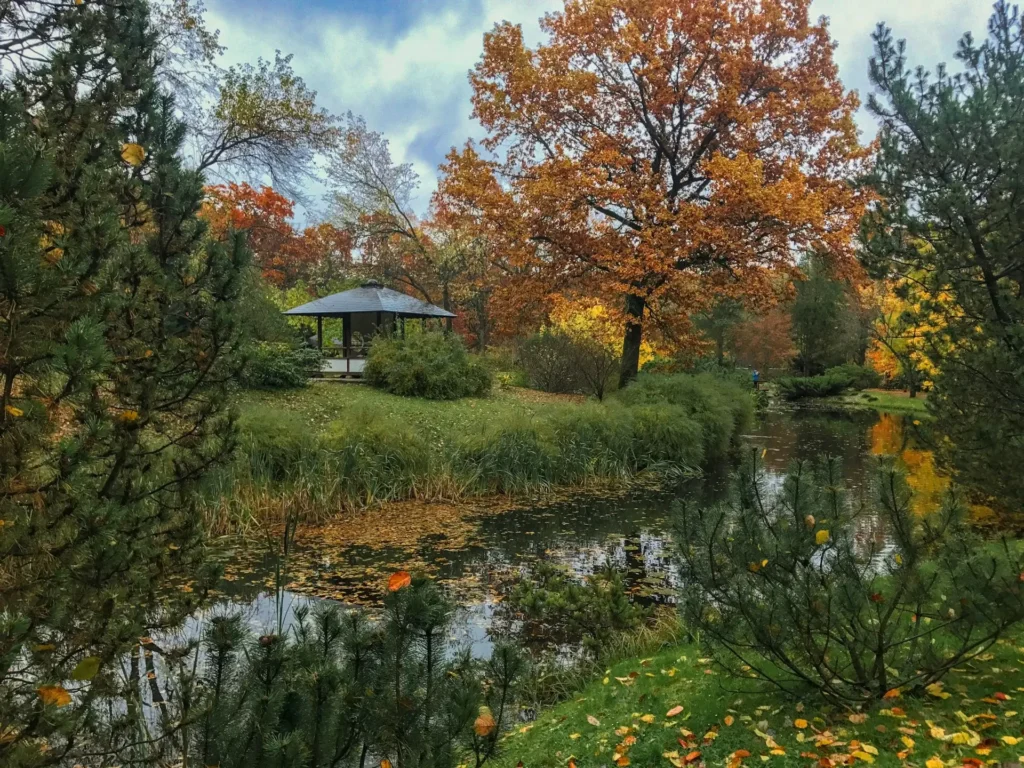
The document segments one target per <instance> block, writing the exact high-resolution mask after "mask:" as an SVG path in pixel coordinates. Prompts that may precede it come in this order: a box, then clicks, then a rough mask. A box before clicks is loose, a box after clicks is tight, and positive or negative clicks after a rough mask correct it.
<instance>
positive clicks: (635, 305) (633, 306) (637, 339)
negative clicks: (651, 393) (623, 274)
mask: <svg viewBox="0 0 1024 768" xmlns="http://www.w3.org/2000/svg"><path fill="white" fill-rule="evenodd" d="M646 306H647V302H646V301H645V299H644V297H643V296H636V295H634V294H632V293H627V294H626V334H625V336H624V337H623V339H622V368H621V369H620V371H619V387H620V388H621V387H625V386H626V385H627V384H629V382H631V381H633V380H634V379H636V375H637V373H638V372H639V371H640V343H641V342H642V341H643V333H644V326H643V322H644V309H645V308H646Z"/></svg>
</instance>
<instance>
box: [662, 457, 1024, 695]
mask: <svg viewBox="0 0 1024 768" xmlns="http://www.w3.org/2000/svg"><path fill="white" fill-rule="evenodd" d="M840 471H841V465H840V462H839V461H837V460H826V461H824V462H823V463H822V464H821V465H819V466H817V467H813V466H811V465H809V464H806V463H801V464H797V465H795V466H794V468H793V469H792V470H791V471H790V473H789V474H788V476H787V477H786V479H785V482H784V484H783V486H782V488H781V489H779V488H778V487H777V484H773V482H772V478H771V477H770V476H769V475H768V474H767V473H765V472H764V471H763V468H762V467H761V466H760V465H759V463H758V462H757V460H756V454H754V455H753V456H752V460H751V461H750V462H748V463H747V464H746V465H745V466H744V468H743V470H742V471H741V472H740V474H739V476H738V479H737V482H736V488H735V492H734V495H733V499H732V500H731V501H730V502H728V503H725V504H722V505H719V506H715V507H710V508H695V507H693V506H683V507H682V508H681V510H680V523H679V526H680V530H679V532H680V539H679V540H680V542H681V545H680V549H681V552H682V556H683V561H684V564H685V565H684V578H685V579H686V581H687V584H688V588H687V590H686V592H685V595H684V603H683V605H684V608H683V610H684V615H685V618H686V620H687V621H688V622H689V626H691V627H693V628H694V629H699V630H700V632H701V636H702V637H704V638H706V640H707V642H708V643H709V645H710V648H711V650H712V651H713V653H714V655H715V658H716V660H717V661H718V662H719V663H721V664H722V665H723V666H725V667H726V668H727V669H728V670H729V671H730V673H731V674H734V675H736V676H738V677H754V678H757V679H759V680H762V681H765V682H767V683H770V684H772V685H775V686H778V687H779V688H782V689H783V690H785V691H787V692H789V693H794V694H797V693H801V692H804V691H807V690H808V689H811V690H816V691H817V692H819V693H820V694H821V695H823V696H824V697H826V698H829V699H833V700H837V701H869V700H872V699H880V698H883V697H884V696H886V695H887V694H888V695H889V696H890V697H892V696H894V695H897V694H894V693H891V692H892V691H894V690H895V691H899V690H900V689H924V688H925V687H926V686H929V685H931V684H933V683H937V682H939V681H940V680H941V679H942V677H943V675H945V674H946V673H947V672H949V670H951V669H952V668H953V667H956V666H958V665H960V664H962V663H963V662H964V661H965V660H967V659H970V658H972V657H974V656H975V655H977V654H979V653H981V652H983V651H984V650H985V649H986V648H988V647H989V646H991V645H992V644H993V643H994V642H995V641H996V640H997V639H998V638H999V637H1000V636H1001V635H1002V634H1003V633H1005V632H1006V631H1007V630H1008V629H1009V628H1010V627H1011V626H1013V625H1014V624H1016V623H1017V622H1019V621H1021V620H1022V619H1024V589H1022V585H1021V583H1020V573H1021V561H1020V558H1019V556H1018V554H1017V553H1016V551H1015V550H1013V549H1011V548H1010V547H1008V546H1007V545H1006V544H1005V542H1004V543H1003V544H1002V545H1000V546H985V545H983V543H982V542H981V541H980V539H979V538H978V537H977V536H976V535H975V534H974V533H973V532H972V531H971V529H970V528H969V526H968V524H967V521H966V508H965V506H964V505H963V504H962V503H961V501H960V499H959V498H958V497H957V496H956V495H955V494H953V493H951V494H949V495H947V496H946V498H945V499H944V502H943V504H942V507H941V508H940V509H939V510H938V511H937V512H935V513H934V514H931V515H925V516H921V515H918V514H917V513H916V512H915V511H914V509H913V506H912V500H913V499H912V493H911V492H910V491H909V489H908V487H907V485H906V482H905V480H904V478H903V476H902V474H901V472H900V470H899V469H898V468H896V467H895V466H894V465H893V464H892V463H891V461H889V460H884V461H883V462H882V464H881V465H880V467H879V472H878V475H877V478H876V483H875V488H874V498H873V499H871V500H869V501H868V502H867V503H865V504H861V505H858V504H856V503H855V502H853V501H852V500H850V499H848V498H847V497H846V494H845V491H844V488H843V481H842V478H841V476H840ZM879 528H881V529H882V530H880V531H877V533H872V534H871V535H864V531H866V530H872V529H875V530H877V529H879Z"/></svg>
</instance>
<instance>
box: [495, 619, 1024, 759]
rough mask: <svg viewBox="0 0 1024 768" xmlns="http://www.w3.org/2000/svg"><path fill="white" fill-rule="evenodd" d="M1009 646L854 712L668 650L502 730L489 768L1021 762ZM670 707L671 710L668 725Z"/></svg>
mask: <svg viewBox="0 0 1024 768" xmlns="http://www.w3.org/2000/svg"><path fill="white" fill-rule="evenodd" d="M1021 640H1022V638H1019V637H1018V638H1014V639H1012V640H1003V641H1000V642H999V643H997V644H996V645H994V646H993V647H992V648H991V649H990V651H989V652H988V653H985V654H982V655H980V656H979V657H977V658H976V659H975V660H973V661H972V662H970V663H968V664H965V665H964V666H963V667H961V668H959V669H957V670H956V671H954V672H952V673H951V674H950V675H949V676H948V677H947V679H946V680H945V681H944V684H943V686H942V690H941V691H939V690H936V691H935V693H937V694H940V695H942V696H947V694H948V696H947V697H946V698H938V697H936V696H932V695H929V694H923V695H921V696H911V695H909V694H907V693H903V694H901V695H900V697H899V698H896V699H892V700H889V701H885V702H880V703H878V704H876V705H874V706H872V707H869V708H867V709H865V710H864V711H863V712H854V711H853V710H844V709H841V708H837V707H832V706H828V705H824V704H822V703H821V702H815V701H813V700H811V699H807V700H805V701H804V702H803V703H800V702H798V701H796V700H792V699H789V698H786V697H784V696H782V695H781V694H779V693H756V692H754V689H755V688H756V684H755V683H753V682H752V681H745V680H736V679H730V678H726V677H723V676H720V675H719V674H718V673H717V672H716V671H715V670H714V669H713V667H712V665H711V663H710V660H709V659H706V658H704V657H702V655H701V653H700V651H699V650H698V649H697V648H696V646H692V645H676V646H672V647H668V648H666V649H665V650H663V651H661V652H659V653H657V654H655V655H653V656H652V657H650V658H646V659H641V658H631V659H627V660H625V661H622V662H620V663H618V664H616V665H614V666H613V667H611V668H610V669H609V670H608V671H607V673H606V675H605V676H604V678H603V679H598V680H595V681H594V682H592V683H591V684H589V685H588V686H586V687H585V688H584V689H583V690H581V691H580V692H579V693H578V695H576V696H575V697H573V698H572V699H571V700H569V701H566V702H565V703H563V704H561V705H559V706H557V707H554V708H551V709H549V710H544V711H542V712H540V713H539V716H538V718H537V720H536V721H535V722H534V723H532V724H529V725H523V726H520V727H518V728H517V729H515V730H513V732H512V733H511V734H510V735H509V736H508V737H506V738H505V740H504V742H503V745H502V758H501V759H500V760H499V761H498V763H497V765H498V766H499V768H511V767H512V766H515V765H516V764H517V763H518V762H519V761H522V765H523V766H525V767H526V768H545V766H551V767H554V766H566V765H568V764H569V759H570V758H572V759H573V760H574V761H575V763H576V765H577V766H578V767H579V768H588V766H611V765H613V764H614V762H613V760H614V757H615V755H616V754H618V755H620V756H624V757H625V758H626V759H627V760H628V761H629V764H631V765H633V766H645V767H646V766H671V765H673V764H683V763H684V762H685V759H686V757H687V756H688V755H690V754H691V753H693V752H699V753H700V755H699V757H696V756H695V757H693V758H692V761H691V764H692V765H694V766H697V765H699V764H700V763H702V762H703V763H704V764H706V765H708V766H725V765H727V764H728V763H729V760H730V757H731V756H732V755H734V754H735V753H736V752H737V750H746V751H747V752H749V753H750V756H749V757H746V758H744V759H743V760H742V763H741V764H742V765H743V766H746V767H747V768H750V767H751V766H760V765H762V764H764V765H767V766H769V768H771V767H775V768H782V767H783V766H803V768H818V766H819V764H820V765H824V766H828V765H836V766H838V765H842V764H850V765H853V764H867V763H875V764H877V765H879V766H896V765H903V766H909V767H911V768H916V767H919V766H925V765H926V764H927V766H928V768H941V767H940V766H939V765H938V764H936V763H934V762H929V761H931V760H932V759H933V758H937V759H938V760H940V761H941V762H942V765H945V766H950V767H952V766H961V765H973V766H975V767H977V766H980V765H981V764H982V763H991V764H1000V763H1001V764H1007V763H1019V762H1024V758H1021V757H1020V755H1024V716H1022V714H1020V713H1018V711H1017V710H1018V709H1022V710H1024V702H1022V701H1020V699H1022V698H1024V672H1022V669H1021V668H1022V666H1024V648H1022V647H1018V646H1017V643H1019V642H1021ZM676 707H682V711H681V712H680V713H679V714H678V715H676V716H674V717H668V713H669V712H671V711H673V709H674V708H676ZM851 715H853V717H852V718H851ZM589 718H593V720H590V719H589ZM802 721H806V724H805V723H804V722H802ZM728 722H731V723H732V724H731V725H728V724H727V723H728ZM800 726H803V727H800ZM933 726H934V727H933ZM688 734H692V735H688ZM631 739H635V743H633V744H631V745H630V744H629V741H630V740H631ZM679 739H682V740H683V741H684V742H685V745H684V744H681V743H680V742H679ZM1018 739H1019V740H1020V743H1019V744H1018V743H1017V740H1018ZM769 740H771V742H770V741H769ZM829 742H830V743H829ZM773 745H774V746H773ZM854 753H858V754H856V755H854ZM876 753H877V754H876ZM823 758H827V759H828V760H830V761H831V763H820V762H819V761H821V760H822V759H823ZM965 760H967V762H966V763H965ZM972 760H976V761H980V762H975V763H971V762H970V761H972Z"/></svg>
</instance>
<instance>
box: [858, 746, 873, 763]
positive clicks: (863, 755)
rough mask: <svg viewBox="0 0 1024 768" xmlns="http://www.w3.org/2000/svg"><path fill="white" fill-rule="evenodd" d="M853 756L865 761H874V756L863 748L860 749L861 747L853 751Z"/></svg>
mask: <svg viewBox="0 0 1024 768" xmlns="http://www.w3.org/2000/svg"><path fill="white" fill-rule="evenodd" d="M853 756H854V757H856V758H857V759H858V760H862V761H864V762H865V763H873V762H875V758H874V757H872V756H871V755H869V754H868V753H867V752H865V751H864V750H861V749H858V750H856V751H855V752H853Z"/></svg>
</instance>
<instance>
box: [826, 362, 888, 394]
mask: <svg viewBox="0 0 1024 768" xmlns="http://www.w3.org/2000/svg"><path fill="white" fill-rule="evenodd" d="M825 375H826V376H829V375H836V376H848V377H849V378H850V386H851V387H853V389H856V390H862V389H874V388H875V387H878V386H880V385H881V383H882V377H881V375H880V374H879V373H878V371H876V370H875V369H874V368H871V367H869V366H867V365H857V364H856V363H846V364H845V365H837V366H836V367H835V368H829V369H828V370H827V371H825Z"/></svg>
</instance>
